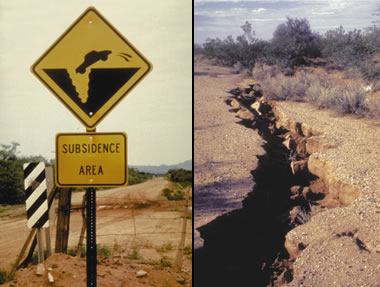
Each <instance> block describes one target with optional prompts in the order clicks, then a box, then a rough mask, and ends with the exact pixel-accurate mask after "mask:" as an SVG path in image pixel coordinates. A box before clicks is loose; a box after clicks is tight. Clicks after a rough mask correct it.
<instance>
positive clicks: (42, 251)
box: [37, 228, 45, 264]
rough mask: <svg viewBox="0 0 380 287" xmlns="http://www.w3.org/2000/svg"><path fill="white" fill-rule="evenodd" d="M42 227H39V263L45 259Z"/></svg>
mask: <svg viewBox="0 0 380 287" xmlns="http://www.w3.org/2000/svg"><path fill="white" fill-rule="evenodd" d="M42 238H43V237H42V228H38V229H37V245H38V264H40V263H42V262H43V261H44V260H45V256H44V242H43V239H42Z"/></svg>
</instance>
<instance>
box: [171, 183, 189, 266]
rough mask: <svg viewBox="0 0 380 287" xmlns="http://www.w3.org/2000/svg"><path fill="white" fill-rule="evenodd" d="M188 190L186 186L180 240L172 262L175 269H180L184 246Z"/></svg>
mask: <svg viewBox="0 0 380 287" xmlns="http://www.w3.org/2000/svg"><path fill="white" fill-rule="evenodd" d="M189 190H190V189H189V188H188V189H187V192H186V204H185V211H184V213H183V221H182V233H181V240H180V241H179V244H178V249H177V255H176V258H175V262H174V267H175V269H176V270H177V271H179V270H181V267H182V257H183V249H184V247H185V239H186V224H187V213H188V212H189Z"/></svg>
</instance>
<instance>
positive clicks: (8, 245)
mask: <svg viewBox="0 0 380 287" xmlns="http://www.w3.org/2000/svg"><path fill="white" fill-rule="evenodd" d="M169 185H170V183H169V182H168V180H167V179H165V178H154V179H152V180H150V181H147V182H144V183H141V184H137V185H132V186H127V187H121V188H114V189H109V190H101V191H97V222H96V223H97V228H96V231H97V243H98V244H100V245H102V246H107V247H109V248H110V249H111V250H112V249H113V248H114V247H115V243H117V244H118V245H119V246H120V251H118V252H119V253H118V256H119V257H121V256H123V258H125V257H126V256H127V254H129V252H130V251H131V248H136V249H138V250H139V254H140V256H141V258H142V259H141V260H145V261H159V260H160V259H161V257H162V256H163V255H165V256H168V257H169V258H170V260H171V261H174V260H173V259H174V258H175V255H176V248H177V246H178V242H179V241H180V237H181V230H182V223H183V219H182V216H183V208H184V202H182V201H181V202H180V201H178V202H177V201H168V200H167V199H166V198H165V197H163V196H162V189H163V188H165V187H168V186H169ZM190 192H191V191H190ZM82 197H83V192H74V193H73V194H72V205H73V206H79V205H80V204H81V203H82ZM131 202H132V203H136V202H137V204H140V205H141V207H138V206H135V207H134V208H133V209H132V207H131ZM22 209H23V208H22ZM17 212H19V211H17ZM132 212H133V215H132ZM133 216H134V218H135V220H133V219H132V218H133ZM81 227H82V217H81V212H80V211H79V210H77V211H73V212H72V213H71V216H70V236H69V248H76V246H77V244H78V239H79V234H80V230H81ZM135 228H136V233H137V236H136V237H135V236H134V232H135ZM29 231H30V229H29V228H27V222H26V218H25V217H24V216H22V217H20V216H19V217H17V218H7V217H5V216H4V217H1V218H0V234H1V236H0V268H1V269H4V270H9V269H10V264H11V263H12V262H14V261H15V259H16V257H17V255H18V253H19V252H20V250H21V247H22V246H23V244H24V242H25V240H26V238H27V236H28V234H29ZM84 243H85V242H84ZM132 243H133V247H132ZM191 243H192V219H191V218H189V219H188V221H187V229H186V239H185V246H189V245H191ZM165 244H166V245H167V244H171V246H172V250H168V251H165V252H164V253H162V252H159V251H158V250H157V249H158V248H159V247H161V246H164V245H165ZM54 245H55V229H54V230H53V235H52V246H53V248H54ZM67 258H69V257H67ZM184 258H185V259H184V264H185V269H186V270H187V271H186V272H185V273H186V274H187V275H186V276H187V279H188V280H187V281H186V282H187V283H188V282H190V278H191V272H192V271H191V260H189V259H187V257H186V256H184ZM69 259H70V258H69ZM65 260H66V259H65ZM70 260H71V259H70ZM72 260H74V259H72ZM78 260H79V259H78ZM120 260H121V259H120ZM120 260H119V261H120ZM78 262H79V261H78ZM78 262H75V263H76V264H79V263H78ZM53 263H54V261H53ZM80 264H81V265H82V263H80ZM107 264H108V263H107ZM119 265H120V264H119ZM119 265H117V266H115V265H112V268H110V269H112V270H113V271H112V273H113V272H116V273H118V274H119V275H120V276H119V275H118V276H116V277H118V280H119V279H120V278H123V276H122V274H123V272H124V271H125V270H126V268H127V264H124V263H123V264H122V265H120V266H119ZM140 267H141V266H140ZM140 267H139V268H140ZM70 268H71V269H70V270H71V271H70V272H72V274H76V273H74V271H73V270H74V269H75V267H73V266H71V267H70ZM128 268H129V267H128ZM136 268H137V267H136ZM141 268H142V267H141ZM145 268H148V269H149V270H153V269H154V271H152V273H151V274H153V273H157V272H156V271H155V268H156V267H154V266H150V265H147V266H145ZM34 269H35V266H34V267H31V269H30V270H29V269H28V270H29V271H22V272H24V273H22V274H26V273H28V274H29V273H30V274H33V276H32V275H30V276H32V277H33V278H32V277H28V278H32V279H36V278H35V277H36V275H34V273H35V271H34ZM31 270H33V271H31ZM99 270H101V269H99ZM61 271H62V270H61ZM82 271H83V270H82ZM136 271H137V270H136ZM147 271H148V270H147ZM25 272H26V273H25ZM75 272H76V271H75ZM126 272H132V273H131V274H130V276H129V277H130V279H128V278H129V277H128V276H125V278H124V279H125V280H124V281H126V282H129V283H130V284H132V285H128V286H164V285H163V284H164V283H163V282H164V281H165V280H166V281H168V280H169V279H170V280H172V279H173V278H174V282H173V283H168V285H167V286H178V285H179V283H177V282H176V280H175V278H176V274H175V273H174V272H172V270H171V269H168V270H166V271H164V272H163V273H162V272H161V273H162V274H161V275H157V276H161V277H162V282H161V281H159V280H158V281H157V282H159V283H154V281H155V280H156V279H154V278H153V279H154V280H150V279H149V280H147V279H143V280H139V281H140V282H141V281H145V284H140V285H139V284H137V283H136V282H137V281H136V279H135V271H133V270H132V271H126ZM116 273H115V274H116ZM158 273H160V272H158ZM168 273H173V276H168V275H167V274H168ZM84 274H85V272H84ZM110 274H111V273H110ZM22 276H23V275H22ZM76 276H79V275H76ZM83 276H84V275H83V274H82V275H81V278H80V280H81V282H80V285H78V286H84V285H83V284H84V283H83V282H82V281H83V278H85V277H83ZM152 276H156V275H155V274H153V275H152ZM110 277H111V276H110ZM165 277H166V278H165ZM171 277H173V278H171ZM61 279H62V278H61ZM151 279H152V278H151ZM108 280H110V279H108ZM160 280H161V279H160ZM35 281H36V284H34V285H33V284H31V285H30V286H40V285H42V284H40V283H41V282H42V281H44V282H45V281H46V278H45V277H44V278H43V280H42V281H41V280H40V279H36V280H35ZM116 281H117V280H116ZM121 281H123V280H121V279H120V280H119V281H118V282H119V283H120V282H121ZM133 281H136V282H133ZM20 282H21V281H20ZM60 282H62V281H61V280H60ZM64 282H66V283H67V284H66V285H56V286H68V285H69V284H71V283H72V282H71V281H64ZM68 282H69V283H68ZM45 283H46V282H45ZM133 283H135V285H133ZM153 283H154V284H153ZM187 283H186V284H187ZM62 284H63V283H62ZM186 284H185V286H187V285H186ZM16 286H26V285H22V283H20V285H16ZM28 286H29V285H28ZM43 286H50V285H48V284H47V283H46V284H45V285H43ZM101 286H103V285H101ZM104 286H127V285H121V284H119V285H118V284H112V283H110V284H109V285H104ZM181 286H183V285H181Z"/></svg>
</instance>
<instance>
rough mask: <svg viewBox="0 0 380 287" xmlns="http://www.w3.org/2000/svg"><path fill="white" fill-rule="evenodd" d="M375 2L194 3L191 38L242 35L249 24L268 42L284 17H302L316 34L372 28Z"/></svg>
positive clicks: (210, 0) (274, 0) (199, 40)
mask: <svg viewBox="0 0 380 287" xmlns="http://www.w3.org/2000/svg"><path fill="white" fill-rule="evenodd" d="M377 4H380V1H378V0H364V1H360V0H309V1H301V0H295V1H292V0H267V1H265V0H261V1H258V0H251V1H249V0H245V1H239V0H235V1H223V0H219V1H214V0H206V1H203V0H195V1H194V36H195V42H196V43H203V42H204V41H205V40H206V39H207V38H216V37H219V38H221V39H224V38H225V37H227V36H228V35H232V36H233V37H234V38H235V37H236V36H238V35H241V34H242V30H241V28H240V26H241V25H243V24H244V23H245V21H249V22H250V23H251V24H252V27H253V30H255V32H256V37H258V38H260V39H263V40H269V39H271V38H272V36H273V32H274V30H275V29H276V27H277V26H278V25H279V24H281V23H283V22H285V21H286V17H287V16H289V17H293V18H306V19H308V21H309V23H310V26H311V29H312V30H313V31H315V32H319V33H320V34H324V33H325V32H326V31H328V30H331V29H335V28H338V27H339V26H340V25H343V27H344V28H345V30H347V31H348V30H353V29H355V28H357V29H364V28H366V27H368V26H371V25H372V21H373V20H374V19H375V16H374V15H373V12H374V10H375V9H376V7H377Z"/></svg>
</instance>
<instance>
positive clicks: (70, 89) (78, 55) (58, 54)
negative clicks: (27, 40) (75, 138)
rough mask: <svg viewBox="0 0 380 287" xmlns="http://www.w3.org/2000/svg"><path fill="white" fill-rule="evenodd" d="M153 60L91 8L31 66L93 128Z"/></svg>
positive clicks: (61, 99)
mask: <svg viewBox="0 0 380 287" xmlns="http://www.w3.org/2000/svg"><path fill="white" fill-rule="evenodd" d="M151 69H152V64H151V63H150V62H149V61H148V60H147V59H146V58H145V57H144V56H143V55H142V54H141V53H140V52H139V51H138V50H137V49H136V48H135V47H134V46H133V45H132V44H131V43H130V42H128V40H127V39H126V38H124V37H123V35H121V34H120V33H119V32H118V31H117V30H116V29H115V28H114V27H113V26H112V25H111V24H110V23H109V22H108V21H107V20H106V19H105V18H104V17H103V16H102V15H101V14H100V13H99V12H98V11H97V10H96V9H95V8H94V7H89V8H88V9H87V10H86V11H84V13H83V14H82V15H81V16H80V17H79V18H78V19H77V20H76V21H75V22H74V23H73V24H72V25H71V26H70V27H69V28H68V29H67V30H66V31H65V32H64V33H63V35H62V36H61V37H59V38H58V40H57V41H56V42H55V43H54V44H53V45H52V46H51V47H50V48H49V49H48V50H47V51H46V52H45V53H44V54H43V55H42V56H41V57H40V58H39V59H38V60H37V62H36V63H35V64H34V65H33V66H32V68H31V70H32V72H33V73H34V74H35V75H36V76H37V77H38V78H39V79H40V80H41V81H42V83H43V84H45V86H46V87H48V88H49V89H50V91H51V92H53V94H55V95H56V96H57V97H58V99H59V100H60V101H61V102H62V103H63V104H64V105H65V106H66V107H67V108H68V109H69V110H70V111H71V112H72V113H73V114H74V115H75V116H76V117H77V118H78V119H79V120H80V121H81V122H82V124H84V125H85V127H86V128H87V129H88V130H94V129H95V127H96V125H97V124H98V123H99V122H100V121H101V120H102V119H103V118H104V117H105V115H106V114H107V113H109V112H110V110H111V109H112V108H113V107H114V106H115V105H116V104H117V103H119V102H120V100H121V99H122V98H123V97H124V96H125V95H126V94H127V93H128V92H129V91H130V90H131V89H132V88H133V87H134V86H136V84H137V83H139V82H140V81H141V80H142V79H143V78H144V77H145V76H146V75H147V74H148V73H149V72H150V71H151Z"/></svg>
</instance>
